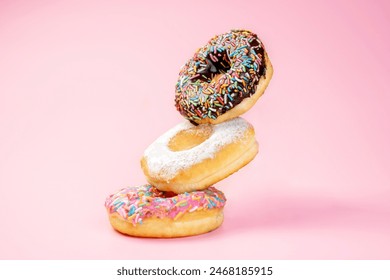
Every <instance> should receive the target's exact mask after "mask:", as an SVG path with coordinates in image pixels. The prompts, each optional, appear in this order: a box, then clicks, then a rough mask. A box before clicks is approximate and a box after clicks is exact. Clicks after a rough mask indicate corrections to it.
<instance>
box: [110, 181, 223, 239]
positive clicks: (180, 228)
mask: <svg viewBox="0 0 390 280" xmlns="http://www.w3.org/2000/svg"><path fill="white" fill-rule="evenodd" d="M225 202H226V198H225V196H224V194H223V193H222V192H221V191H219V190H217V189H215V188H213V187H210V188H208V189H206V190H204V191H196V192H192V193H183V194H179V195H175V194H172V193H168V192H161V191H159V190H157V189H156V188H154V187H152V186H151V185H142V186H137V187H127V188H123V189H121V190H120V191H118V192H117V193H115V194H112V195H110V196H109V197H108V198H107V199H106V202H105V206H106V208H107V212H108V215H109V220H110V223H111V225H112V226H113V227H114V229H116V230H117V231H119V232H122V233H124V234H128V235H132V236H142V237H180V236H190V235H197V234H201V233H205V232H209V231H211V230H214V229H216V228H218V227H219V226H220V225H221V224H222V222H223V207H224V206H225Z"/></svg>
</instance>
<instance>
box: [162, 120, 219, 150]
mask: <svg viewBox="0 0 390 280" xmlns="http://www.w3.org/2000/svg"><path fill="white" fill-rule="evenodd" d="M212 132H213V128H212V126H211V125H210V124H202V125H198V126H194V127H191V128H189V129H186V130H182V131H180V132H179V133H177V134H176V135H175V136H174V137H172V139H171V140H170V141H169V143H168V148H169V149H170V150H171V151H174V152H179V151H185V150H189V149H191V148H193V147H196V146H198V145H200V144H202V143H203V142H204V141H206V140H207V139H208V138H210V136H211V134H212Z"/></svg>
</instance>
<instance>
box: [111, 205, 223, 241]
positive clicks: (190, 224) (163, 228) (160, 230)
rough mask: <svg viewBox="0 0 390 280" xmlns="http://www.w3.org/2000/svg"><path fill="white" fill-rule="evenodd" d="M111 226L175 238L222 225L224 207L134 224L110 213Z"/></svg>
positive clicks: (142, 234) (133, 233) (136, 233)
mask: <svg viewBox="0 0 390 280" xmlns="http://www.w3.org/2000/svg"><path fill="white" fill-rule="evenodd" d="M108 216H109V221H110V223H111V226H112V227H113V228H114V229H115V230H116V231H118V232H120V233H122V234H126V235H129V236H134V237H148V238H175V237H186V236H193V235H199V234H203V233H207V232H210V231H213V230H215V229H217V228H218V227H220V226H221V225H222V223H223V220H224V215H223V207H222V208H219V209H210V210H200V211H195V212H192V213H185V214H184V215H183V216H182V217H180V218H179V219H177V220H174V219H172V218H168V217H166V218H157V217H150V218H147V219H145V220H144V221H143V223H142V224H136V225H133V224H132V223H131V222H130V221H127V220H125V219H124V218H122V217H121V216H120V215H119V214H118V213H111V214H110V213H109V214H108Z"/></svg>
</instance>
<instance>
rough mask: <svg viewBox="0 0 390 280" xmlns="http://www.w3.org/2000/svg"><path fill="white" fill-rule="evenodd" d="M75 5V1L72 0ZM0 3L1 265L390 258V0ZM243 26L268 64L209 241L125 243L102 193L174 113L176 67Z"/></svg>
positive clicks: (137, 178)
mask: <svg viewBox="0 0 390 280" xmlns="http://www.w3.org/2000/svg"><path fill="white" fill-rule="evenodd" d="M80 2H82V4H81V3H80ZM238 3H239V2H238V1H236V2H233V1H211V2H210V1H198V2H197V4H196V5H194V4H192V5H190V4H185V3H184V2H182V1H168V2H166V1H161V3H155V4H151V3H150V2H148V1H140V2H139V3H131V1H48V0H45V1H27V0H26V1H18V0H16V1H15V0H12V1H0V133H1V137H0V198H1V203H0V220H1V228H0V248H1V250H0V258H1V259H85V258H88V259H148V258H153V259H165V258H173V259H182V258H183V259H217V258H218V259H243V258H246V259H388V258H390V237H389V236H390V203H389V197H390V172H389V171H390V170H389V167H390V148H389V144H388V143H390V122H389V119H390V118H389V117H390V116H389V115H390V113H389V109H390V94H389V93H390V92H389V90H390V87H389V70H390V67H389V65H390V55H389V49H390V36H389V32H388V27H389V26H390V20H389V19H390V5H389V2H388V1H375V3H374V2H372V1H354V2H353V3H352V2H351V1H309V0H307V1H284V2H281V1H247V2H246V3H247V4H245V6H243V5H241V4H238ZM231 28H247V29H250V30H252V31H254V32H255V33H257V34H259V36H260V38H262V40H263V42H264V44H265V46H266V49H267V50H268V53H269V56H270V58H271V61H272V63H273V65H274V68H275V74H274V77H273V79H272V81H271V84H270V86H269V88H268V90H267V91H266V94H265V95H264V96H263V97H262V98H261V99H260V100H259V102H258V103H257V104H256V105H255V106H254V107H253V108H252V109H251V110H250V111H249V112H248V113H247V114H245V115H244V118H246V119H247V120H248V121H250V122H251V123H252V124H253V126H254V127H255V129H256V133H257V138H258V140H259V142H260V153H259V155H258V156H257V157H256V158H255V160H254V161H253V162H252V163H250V164H249V165H248V166H247V167H245V168H244V169H242V170H241V171H239V172H238V173H236V174H234V175H233V176H231V177H229V178H227V179H225V180H223V181H222V182H220V183H218V184H217V185H216V186H217V187H218V188H219V189H220V190H222V191H224V192H225V194H226V196H227V198H228V202H227V206H226V208H225V222H224V224H223V225H222V227H221V228H220V229H218V230H216V231H214V232H212V233H209V234H205V235H201V236H197V237H190V238H181V239H172V240H158V239H138V238H131V237H126V236H123V235H121V234H118V233H116V232H115V231H114V230H113V229H112V228H111V227H110V225H109V223H108V219H107V217H106V212H105V209H104V206H103V204H104V200H105V198H106V196H107V195H109V194H110V193H112V192H114V191H115V190H117V189H119V188H120V187H122V186H126V185H137V184H143V183H145V179H144V176H143V173H142V171H141V169H140V164H139V159H140V157H141V155H142V153H143V151H144V149H145V148H146V147H147V146H148V145H149V144H150V143H151V142H152V141H153V140H154V139H155V138H156V137H158V136H159V135H161V134H162V133H164V132H165V131H166V130H168V129H169V128H171V127H173V126H174V125H175V124H177V123H178V122H180V121H182V117H181V116H180V115H179V113H178V112H177V111H176V110H175V108H174V106H173V97H174V85H175V82H176V79H177V74H178V72H179V69H180V67H181V65H182V64H184V63H185V61H186V60H187V59H188V58H190V57H191V56H192V54H193V52H194V51H195V50H196V49H197V48H198V47H200V46H201V45H202V44H204V43H206V42H207V40H208V39H209V38H211V37H212V36H213V35H215V34H219V33H223V32H226V31H228V30H229V29H231Z"/></svg>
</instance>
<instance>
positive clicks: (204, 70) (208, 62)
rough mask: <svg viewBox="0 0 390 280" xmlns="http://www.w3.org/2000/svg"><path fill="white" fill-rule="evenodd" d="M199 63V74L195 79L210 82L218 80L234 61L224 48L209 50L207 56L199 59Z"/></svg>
mask: <svg viewBox="0 0 390 280" xmlns="http://www.w3.org/2000/svg"><path fill="white" fill-rule="evenodd" d="M199 63H200V64H199V67H198V68H197V74H196V75H195V76H194V78H193V79H195V80H200V81H203V82H208V83H211V82H212V81H216V80H218V79H219V78H220V77H221V76H222V75H223V74H225V73H226V72H228V71H229V70H230V69H231V68H232V61H231V60H230V58H229V54H228V53H227V51H226V49H224V48H218V50H216V51H215V52H209V53H208V54H207V56H206V58H205V59H202V61H199ZM217 77H218V78H217Z"/></svg>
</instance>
